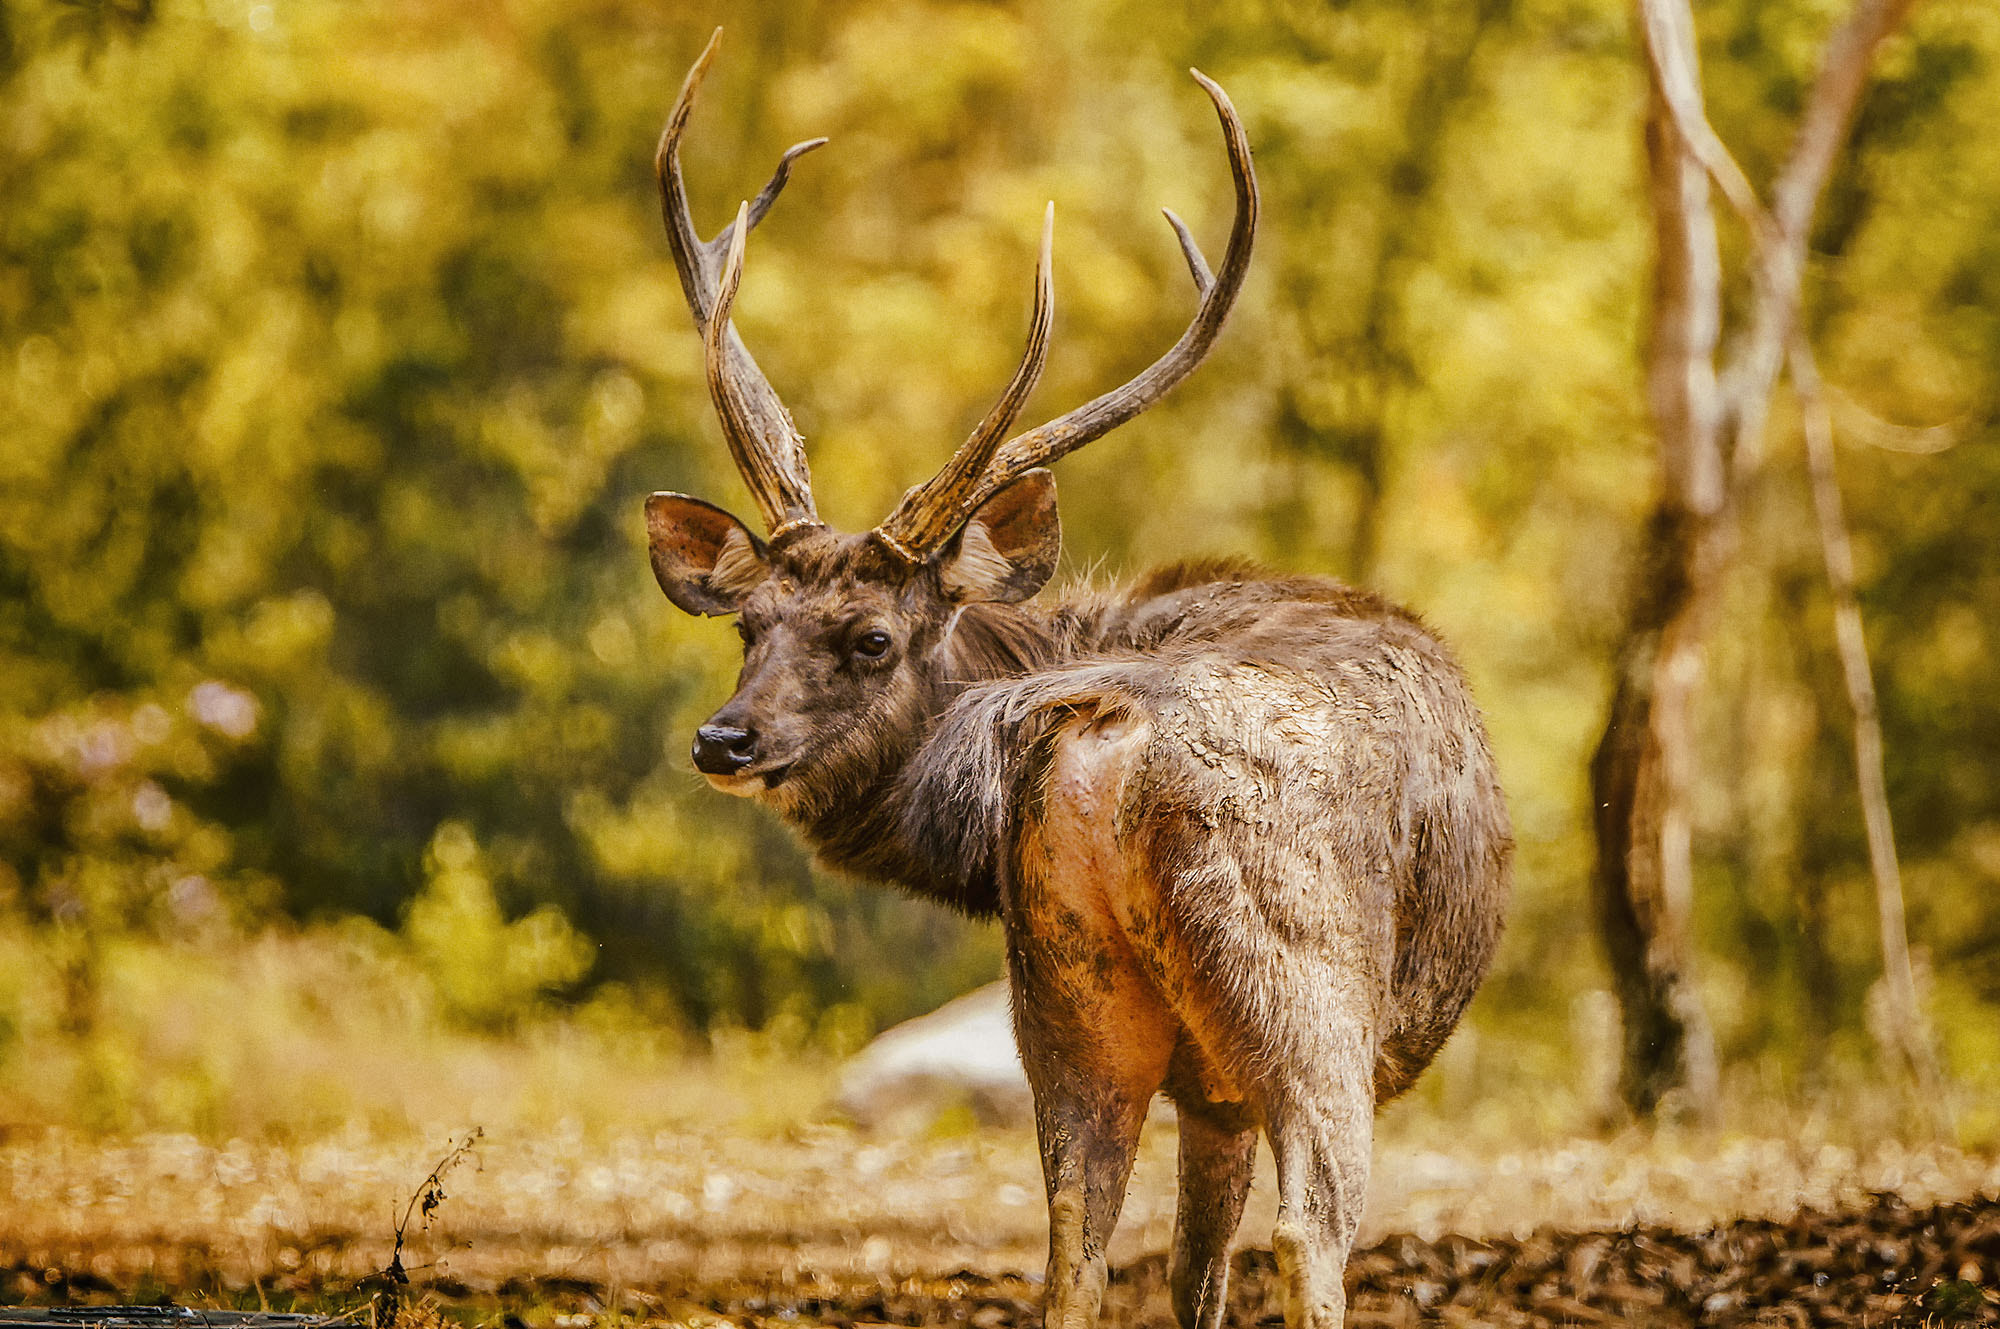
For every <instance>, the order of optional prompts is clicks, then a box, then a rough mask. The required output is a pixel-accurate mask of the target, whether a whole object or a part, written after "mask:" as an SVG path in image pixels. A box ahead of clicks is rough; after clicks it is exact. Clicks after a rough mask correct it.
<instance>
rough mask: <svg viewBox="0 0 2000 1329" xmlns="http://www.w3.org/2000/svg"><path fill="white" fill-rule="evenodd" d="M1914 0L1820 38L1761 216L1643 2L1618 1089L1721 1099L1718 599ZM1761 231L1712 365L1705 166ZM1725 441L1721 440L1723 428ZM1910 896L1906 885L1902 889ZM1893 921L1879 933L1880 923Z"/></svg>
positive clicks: (1689, 58) (1658, 11) (1620, 837)
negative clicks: (1815, 253) (1698, 878)
mask: <svg viewBox="0 0 2000 1329" xmlns="http://www.w3.org/2000/svg"><path fill="white" fill-rule="evenodd" d="M1911 3H1912V0H1860V2H1859V3H1858V4H1857V5H1856V7H1855V9H1854V11H1853V13H1852V15H1851V16H1850V18H1849V20H1848V22H1847V23H1846V24H1844V25H1843V26H1842V27H1841V28H1840V29H1839V30H1838V31H1837V32H1836V33H1835V34H1834V35H1833V37H1832V38H1831V39H1830V40H1829V42H1828V44H1827V51H1826V55H1825V57H1824V61H1823V63H1822V65H1821V69H1820V73H1819V77H1818V79H1817V80H1816V82H1815V84H1814V87H1813V90H1812V93H1811V96H1810V99H1809V100H1808V103H1807V109H1806V113H1805V116H1804V118H1803V119H1802V121H1801V124H1800V129H1799V135H1798V138H1797V141H1796V142H1795V144H1794V146H1793V150H1792V153H1791V156H1790V157H1789V158H1788V160H1787V161H1786V163H1785V165H1784V167H1783V169H1782V170H1781V171H1780V174H1779V176H1778V181H1777V184H1776V186H1775V187H1774V196H1775V198H1776V200H1777V207H1776V211H1775V213H1774V214H1767V213H1765V212H1764V210H1763V208H1762V207H1761V206H1760V205H1759V204H1758V202H1757V199H1756V195H1755V192H1754V190H1752V188H1751V187H1750V185H1749V182H1748V180H1747V178H1746V177H1745V176H1744V174H1743V172H1742V171H1741V169H1740V168H1738V167H1737V166H1736V164H1735V162H1734V160H1733V159H1731V158H1730V157H1729V154H1728V151H1727V149H1726V148H1724V146H1723V145H1722V142H1721V140H1720V139H1719V138H1718V137H1717V136H1716V134H1715V131H1714V130H1713V129H1712V128H1711V127H1710V126H1709V123H1708V119H1707V114H1706V111H1705V110H1704V105H1705V103H1704V100H1703V97H1702V92H1701V77H1700V64H1699V59H1698V56H1697V47H1696V41H1695V33H1694V20H1693V16H1692V15H1691V13H1690V12H1689V9H1688V5H1687V0H1639V21H1640V29H1641V33H1642V37H1643V40H1644V44H1645V50H1646V67H1647V74H1648V88H1649V96H1648V106H1647V116H1646V159H1647V183H1648V189H1647V194H1648V198H1649V201H1650V203H1651V207H1652V215H1653V232H1654V241H1655V249H1656V263H1655V269H1654V281H1653V311H1652V323H1651V329H1650V331H1651V338H1650V345H1649V347H1648V352H1647V355H1648V359H1647V374H1646V377H1647V396H1648V401H1649V404H1650V406H1651V408H1652V413H1653V419H1654V423H1655V426H1656V429H1657V431H1658V442H1659V450H1660V470H1661V497H1660V500H1659V504H1658V507H1657V508H1656V510H1655V512H1654V516H1653V519H1652V521H1651V522H1650V523H1649V525H1648V527H1647V533H1646V538H1645V544H1644V547H1643V549H1642V550H1641V554H1640V559H1639V564H1638V569H1637V572H1638V577H1637V584H1636V586H1635V588H1634V591H1633V594H1632V597H1631V602H1630V603H1631V608H1630V610H1629V612H1628V615H1627V619H1626V626H1625V636H1624V639H1623V641H1622V642H1621V644H1620V647H1619V651H1618V655H1617V670H1618V672H1617V678H1616V682H1615V686H1614V692H1613V697H1612V703H1611V710H1610V714H1609V716H1608V717H1607V720H1606V723H1605V730H1604V735H1603V737H1602V739H1601V740H1600V741H1599V743H1598V747H1597V751H1596V755H1595V757H1594V759H1593V761H1592V763H1591V793H1592V798H1593V811H1594V814H1595V815H1594V819H1593V820H1594V828H1595V831H1596V836H1597V866H1596V872H1595V875H1594V885H1595V890H1596V896H1597V904H1598V914H1599V918H1600V920H1601V923H1602V927H1603V934H1604V941H1605V948H1606V951H1607V953H1608V957H1609V959H1610V962H1611V967H1612V973H1613V983H1614V987H1615V989H1616V991H1617V994H1618V999H1619V1006H1620V1011H1621V1014H1622V1016H1623V1019H1624V1026H1625V1038H1624V1065H1623V1067H1622V1072H1621V1075H1620V1077H1619V1085H1620V1090H1621V1093H1622V1095H1623V1097H1624V1099H1625V1102H1626V1104H1627V1105H1628V1106H1629V1107H1630V1108H1631V1109H1632V1110H1633V1111H1634V1112H1636V1113H1638V1114H1639V1115H1641V1116H1650V1115H1651V1114H1653V1113H1654V1112H1655V1111H1656V1110H1657V1109H1658V1108H1659V1106H1660V1104H1661V1102H1662V1101H1663V1100H1664V1099H1665V1098H1666V1097H1667V1095H1669V1094H1676V1095H1678V1097H1679V1098H1680V1100H1681V1102H1682V1105H1683V1107H1684V1108H1685V1110H1687V1111H1688V1112H1689V1113H1690V1114H1691V1115H1694V1116H1697V1117H1705V1116H1708V1115H1710V1114H1711V1113H1712V1112H1713V1110H1714V1108H1715V1103H1716V1087H1717V1086H1716V1079H1717V1075H1716V1057H1715V1046H1714V1039H1713V1036H1712V1034H1711V1033H1710V1030H1709V1026H1708V1022H1707V1018H1706V1016H1705V1015H1704V1013H1703V1010H1702V1006H1701V1002H1700V1000H1699V997H1698V995H1697V991H1696V985H1695V973H1694V961H1693V951H1692V947H1691V944H1690V938H1689V917H1690V913H1691V909H1692V902H1693V868H1692V864H1693V849H1692V840H1693V837H1692V828H1691V818H1690V814H1689V810H1688V801H1689V800H1688V795H1689V790H1690V787H1691V785H1692V783H1693V779H1694V775H1695V749H1694V724H1693V710H1694V704H1695V701H1696V698H1697V696H1698V687H1699V682H1700V677H1701V667H1702V642H1703V637H1704V632H1705V628H1706V624H1707V619H1708V616H1709V612H1710V608H1711V605H1712V603H1713V601H1714V599H1715V596H1716V591H1717V588H1718V587H1719V585H1720V584H1721V581H1722V579H1723V577H1724V576H1725V575H1726V573H1727V572H1728V569H1729V567H1730V564H1731V563H1732V561H1733V557H1734V553H1735V548H1734V526H1733V515H1734V514H1733V505H1734V503H1735V501H1736V499H1737V498H1738V495H1739V493H1740V489H1741V486H1742V485H1743V483H1744V481H1745V480H1746V478H1747V477H1748V476H1749V475H1751V474H1753V473H1754V471H1755V469H1756V467H1757V465H1758V464H1759V463H1760V461H1761V455H1762V435H1763V426H1764V420H1765V418H1766V416H1767V415H1768V413H1769V405H1770V398H1771V393H1772V389H1773V387H1774V386H1775V383H1776V378H1777V373H1778V369H1779V367H1780V365H1781V364H1782V361H1783V358H1784V350H1785V348H1786V346H1787V345H1788V344H1789V342H1790V339H1791V335H1792V330H1793V328H1794V326H1795V324H1796V321H1797V317H1798V303H1799V289H1800V284H1801V281H1802V277H1803V273H1804V270H1805V248H1806V235H1807V229H1808V227H1809V225H1810V223H1811V220H1812V214H1813V211H1814V210H1815V208H1816V207H1817V205H1818V200H1819V196H1820V194H1821V192H1822V190H1823V189H1824V188H1825V184H1826V180H1827V177H1828V175H1829V174H1831V171H1832V168H1833V163H1834V161H1835V159H1836V158H1837V157H1838V155H1839V150H1840V147H1841V145H1842V143H1843V142H1844V141H1845V138H1846V135H1847V131H1848V128H1849V126H1850V124H1851V123H1852V120H1853V113H1854V108H1855V105H1856V103H1857V102H1858V100H1859V97H1860V94H1861V90H1862V88H1863V87H1864V86H1865V85H1866V82H1867V73H1868V68H1869V65H1870V63H1871V62H1872V60H1873V56H1874V52H1875V49H1876V47H1877V46H1878V45H1879V44H1880V43H1881V40H1882V38H1883V37H1884V36H1886V35H1887V34H1888V33H1889V32H1890V31H1891V30H1893V28H1894V27H1895V25H1896V24H1897V23H1898V22H1899V21H1900V20H1901V18H1902V17H1903V15H1904V14H1905V13H1906V12H1907V11H1908V9H1909V7H1910V4H1911ZM1711 178H1713V180H1714V181H1715V182H1716V183H1717V185H1719V187H1720V188H1721V189H1722V191H1723V193H1724V194H1725V196H1726V197H1727V198H1728V199H1729V201H1730V203H1731V204H1732V206H1734V207H1735V208H1736V209H1737V210H1738V211H1739V212H1740V213H1742V214H1743V216H1744V218H1745V220H1746V222H1747V223H1748V224H1749V226H1750V228H1751V231H1752V233H1753V239H1754V241H1755V244H1754V247H1753V248H1754V253H1755V255H1756V258H1755V260H1754V261H1753V264H1752V269H1753V270H1752V274H1751V275H1752V279H1753V287H1754V297H1753V300H1752V303H1751V308H1750V311H1749V314H1748V316H1747V319H1746V331H1745V332H1744V333H1743V335H1742V336H1740V337H1739V338H1738V339H1737V340H1736V341H1735V343H1734V345H1733V346H1732V348H1731V352H1730V354H1729V356H1728V359H1727V364H1726V366H1725V367H1724V368H1723V369H1722V370H1721V371H1718V370H1717V367H1716V365H1717V359H1718V346H1719V339H1720V335H1721V319H1722V312H1721V311H1722V275H1721V270H1720V264H1719V260H1718V259H1717V256H1716V253H1717V250H1716V237H1715V218H1714V214H1713V211H1712V209H1711V206H1710V200H1709V189H1708V186H1709V181H1710V179H1711ZM1725 438H1727V439H1729V440H1730V442H1731V445H1732V446H1731V448H1730V451H1729V453H1728V454H1727V455H1725V453H1724V451H1723V446H1722V444H1723V441H1724V439H1725ZM1898 898H1900V897H1898ZM1885 935H1886V933H1885Z"/></svg>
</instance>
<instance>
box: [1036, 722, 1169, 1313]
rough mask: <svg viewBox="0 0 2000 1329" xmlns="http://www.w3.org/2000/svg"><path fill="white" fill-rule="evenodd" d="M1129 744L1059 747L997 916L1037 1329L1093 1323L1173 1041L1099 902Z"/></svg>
mask: <svg viewBox="0 0 2000 1329" xmlns="http://www.w3.org/2000/svg"><path fill="white" fill-rule="evenodd" d="M1141 727H1142V726H1141ZM1133 737H1134V735H1133V730H1132V727H1131V726H1129V725H1128V723H1127V722H1123V721H1103V720H1099V719H1096V718H1085V719H1080V720H1077V721H1074V722H1072V725H1071V726H1069V727H1067V728H1066V731H1065V733H1064V734H1062V735H1061V736H1059V741H1058V743H1057V745H1056V750H1055V753H1054V756H1053V759H1052V763H1051V767H1050V779H1049V783H1048V786H1047V797H1046V799H1045V800H1044V804H1043V807H1042V810H1041V815H1040V817H1039V818H1038V821H1037V824H1036V825H1034V826H1033V827H1031V828H1029V830H1028V833H1027V834H1026V835H1025V836H1024V839H1023V843H1022V846H1021V852H1020V854H1019V859H1018V863H1019V872H1018V874H1017V879H1016V881H1015V883H1014V889H1013V891H1012V893H1011V894H1012V898H1011V899H1010V901H1009V902H1008V905H1007V916H1006V924H1007V939H1008V947H1007V950H1008V972H1009V976H1010V978H1011V981H1012V983H1013V989H1014V1019H1015V1032H1016V1034H1017V1036H1018V1038H1019V1042H1020V1048H1021V1061H1022V1065H1023V1067H1024V1068H1025V1069H1026V1071H1027V1073H1028V1083H1029V1085H1030V1087H1031V1088H1033V1090H1034V1093H1035V1126H1036V1131H1037V1134H1038V1135H1039V1136H1040V1139H1041V1146H1042V1173H1043V1179H1044V1181H1045V1183H1046V1185H1047V1187H1048V1197H1049V1271H1048V1283H1047V1298H1048V1304H1047V1308H1046V1319H1047V1323H1048V1325H1049V1326H1050V1329H1092V1327H1093V1326H1094V1325H1095V1324H1096V1322H1097V1314H1098V1309H1099V1307H1100V1305H1101V1304H1102V1300H1103V1295H1104V1284H1105V1279H1106V1272H1107V1271H1106V1266H1105V1247H1106V1245H1107V1243H1108V1242H1109V1241H1110V1238H1111V1231H1112V1228H1113V1227H1114V1226H1115V1225H1116V1224H1117V1221H1118V1211H1119V1209H1120V1208H1121V1207H1122V1206H1123V1204H1124V1200H1125V1183H1126V1180H1127V1178H1128V1177H1129V1175H1130V1173H1131V1169H1132V1157H1133V1154H1134V1152H1135V1151H1136V1150H1137V1147H1138V1143H1139V1131H1140V1128H1141V1127H1142V1126H1143V1125H1144V1124H1145V1120H1146V1108H1147V1105H1148V1104H1149V1103H1150V1102H1151V1100H1152V1097H1153V1094H1154V1093H1155V1092H1156V1091H1157V1090H1158V1089H1159V1087H1160V1085H1161V1083H1162V1081H1163V1080H1164V1079H1165V1078H1166V1073H1167V1065H1168V1060H1169V1058H1170V1056H1171V1055H1172V1052H1173V1047H1174V1043H1175V1039H1176V1033H1177V1026H1176V1024H1175V1022H1174V1020H1173V1017H1172V1016H1171V1014H1170V1013H1169V1011H1168V1010H1167V1007H1166V1005H1165V1003H1163V1002H1162V1001H1161V999H1160V997H1159V994H1158V993H1157V992H1156V991H1155V990H1154V988H1153V986H1152V984H1151V982H1150V981H1149V980H1148V979H1147V978H1146V976H1145V974H1144V973H1143V971H1142V969H1141V966H1140V965H1139V963H1138V961H1137V959H1136V958H1135V957H1134V955H1133V953H1132V950H1131V946H1130V943H1129V942H1128V940H1127V939H1126V938H1125V936H1124V934H1123V933H1122V931H1121V930H1120V928H1119V926H1118V924H1117V921H1116V919H1115V917H1114V916H1113V913H1112V910H1111V907H1110V905H1109V903H1108V901H1107V898H1106V897H1107V891H1108V890H1114V891H1115V890H1116V889H1118V883H1119V882H1120V881H1122V879H1123V877H1124V876H1125V875H1126V874H1128V873H1129V871H1130V869H1131V864H1130V862H1129V860H1128V859H1127V857H1126V855H1125V853H1124V852H1123V850H1122V849H1121V847H1120V845H1119V843H1118V837H1117V834H1116V831H1115V828H1114V824H1113V823H1114V816H1113V813H1114V810H1115V808H1116V806H1117V792H1118V789H1119V786H1120V784H1121V782H1122V781H1123V779H1124V775H1125V771H1126V764H1125V762H1126V759H1127V758H1128V757H1129V756H1130V754H1131V744H1132V742H1133Z"/></svg>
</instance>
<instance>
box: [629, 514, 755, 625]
mask: <svg viewBox="0 0 2000 1329" xmlns="http://www.w3.org/2000/svg"><path fill="white" fill-rule="evenodd" d="M646 542H647V544H648V545H649V546H650V547H651V550H652V555H653V575H654V576H655V577H658V578H659V579H660V589H661V590H663V591H665V592H666V593H667V598H668V599H669V600H672V601H673V602H674V603H675V604H676V605H678V606H680V607H681V608H682V609H684V610H686V611H687V612H688V613H690V614H733V613H735V612H736V611H737V610H738V609H740V608H742V607H743V598H744V597H745V596H747V595H749V594H750V592H751V591H752V590H754V589H756V587H757V584H758V583H759V582H761V581H763V580H764V578H765V577H767V576H769V575H770V573H771V565H770V563H769V562H768V561H767V560H766V558H765V554H766V552H767V551H766V549H765V547H764V542H763V541H762V540H759V539H758V538H757V537H756V536H754V535H752V534H750V529H749V528H748V527H747V526H745V525H744V524H743V523H742V522H740V521H738V520H736V518H734V517H732V516H730V515H729V514H728V513H726V512H724V511H723V510H722V509H721V508H718V507H716V506H715V505H714V504H713V503H704V502H702V501H701V500H700V499H698V498H689V497H688V496H687V495H686V494H654V495H653V496H652V497H651V498H649V499H647V500H646Z"/></svg>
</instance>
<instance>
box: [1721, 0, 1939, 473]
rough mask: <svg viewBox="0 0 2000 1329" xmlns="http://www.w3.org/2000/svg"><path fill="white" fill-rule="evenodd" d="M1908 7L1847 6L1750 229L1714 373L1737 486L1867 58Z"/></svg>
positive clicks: (1894, 2) (1748, 464)
mask: <svg viewBox="0 0 2000 1329" xmlns="http://www.w3.org/2000/svg"><path fill="white" fill-rule="evenodd" d="M1914 4H1915V0H1856V4H1855V6H1854V8H1853V10H1852V11H1851V12H1850V13H1849V15H1848V18H1847V21H1846V22H1845V23H1843V24H1842V25H1841V26H1840V27H1839V28H1838V29H1836V30H1835V31H1834V33H1833V35H1832V36H1831V37H1829V38H1828V39H1827V44H1826V50H1825V53H1824V55H1822V57H1821V60H1820V68H1819V74H1818V76H1817V77H1816V78H1815V79H1814V82H1813V87H1812V92H1811V93H1810V95H1809V96H1808V97H1807V100H1806V111H1805V115H1804V117H1803V118H1802V119H1801V120H1800V122H1799V132H1798V136H1797V138H1795V139H1794V140H1793V143H1792V151H1791V153H1790V155H1789V156H1788V157H1787V159H1786V161H1785V164H1784V166H1783V167H1782V168H1780V170H1779V172H1778V177H1777V181H1776V183H1775V184H1774V185H1773V186H1772V188H1771V200H1772V202H1771V211H1770V225H1769V228H1768V235H1766V234H1764V233H1760V227H1759V226H1758V225H1756V224H1752V226H1751V237H1752V240H1753V241H1755V242H1757V243H1758V244H1759V245H1760V248H1762V250H1763V253H1762V258H1761V261H1760V264H1759V267H1760V269H1761V274H1760V275H1761V276H1762V279H1763V280H1762V282H1761V289H1760V290H1759V291H1758V295H1757V299H1756V300H1755V302H1754V303H1753V305H1752V308H1751V312H1750V326H1749V328H1748V330H1747V331H1746V332H1745V333H1744V335H1743V337H1742V339H1741V340H1740V341H1739V342H1738V344H1737V345H1736V347H1735V349H1734V352H1733V354H1732V355H1731V356H1730V359H1729V364H1728V366H1727V367H1726V368H1725V369H1724V371H1723V396H1724V401H1725V403H1726V406H1727V409H1728V410H1729V413H1730V416H1731V430H1730V432H1731V434H1732V443H1731V450H1732V454H1733V459H1734V463H1735V467H1736V471H1737V475H1738V478H1739V479H1741V478H1742V477H1744V476H1747V475H1749V474H1751V473H1754V472H1755V470H1756V469H1757V468H1758V467H1759V466H1760V465H1761V464H1762V462H1763V456H1764V421H1765V418H1766V417H1767V415H1768V414H1769V411H1770V404H1771V392H1772V389H1773V387H1774V386H1775V385H1776V382H1777V377H1778V372H1779V370H1780V369H1781V368H1782V367H1783V362H1784V360H1785V357H1786V348H1787V345H1788V343H1789V342H1790V340H1791V336H1792V329H1793V327H1794V325H1795V324H1796V323H1797V320H1798V312H1799V293H1800V286H1801V284H1802V282H1803V279H1804V275H1805V262H1806V242H1807V240H1808V238H1809V237H1810V232H1811V227H1812V216H1813V213H1814V211H1816V210H1817V208H1818V207H1819V200H1820V195H1821V194H1823V193H1824V192H1825V190H1826V182H1827V180H1828V179H1829V178H1830V177H1831V176H1832V174H1833V165H1834V162H1835V161H1836V160H1838V158H1839V155H1840V151H1841V149H1842V147H1844V146H1845V144H1846V142H1847V135H1848V130H1849V128H1850V127H1851V126H1852V125H1853V123H1854V112H1855V108H1856V107H1857V106H1858V105H1859V104H1860V101H1861V93H1862V90H1863V89H1864V88H1866V87H1867V85H1868V74H1869V71H1870V70H1871V69H1872V68H1873V66H1874V63H1875V52H1876V50H1877V49H1878V48H1879V47H1880V46H1881V44H1882V42H1883V41H1884V40H1886V39H1887V38H1888V36H1889V35H1890V34H1891V33H1893V32H1894V31H1895V30H1896V28H1897V27H1898V26H1899V25H1900V24H1901V23H1902V21H1903V19H1904V18H1905V17H1907V16H1908V14H1909V12H1910V10H1911V8H1913V7H1914ZM1748 215H1749V214H1746V220H1747V218H1748Z"/></svg>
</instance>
